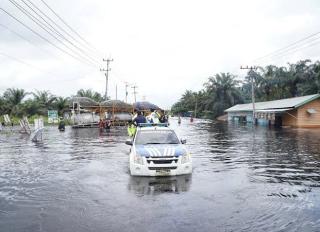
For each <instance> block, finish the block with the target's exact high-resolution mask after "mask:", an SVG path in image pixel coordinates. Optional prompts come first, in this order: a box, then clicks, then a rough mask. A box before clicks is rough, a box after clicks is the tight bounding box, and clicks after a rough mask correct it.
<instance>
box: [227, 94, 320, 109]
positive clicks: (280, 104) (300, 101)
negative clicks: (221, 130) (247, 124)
mask: <svg viewBox="0 0 320 232" xmlns="http://www.w3.org/2000/svg"><path fill="white" fill-rule="evenodd" d="M318 98H320V94H313V95H307V96H303V97H293V98H286V99H281V100H275V101H265V102H256V103H255V109H256V110H271V109H287V110H291V109H294V108H298V107H300V106H302V105H305V104H307V103H309V102H311V101H313V100H315V99H318ZM238 111H252V103H248V104H238V105H235V106H232V107H231V108H229V109H226V110H225V112H238Z"/></svg>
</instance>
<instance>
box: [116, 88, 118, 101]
mask: <svg viewBox="0 0 320 232" xmlns="http://www.w3.org/2000/svg"><path fill="white" fill-rule="evenodd" d="M116 100H118V85H116Z"/></svg>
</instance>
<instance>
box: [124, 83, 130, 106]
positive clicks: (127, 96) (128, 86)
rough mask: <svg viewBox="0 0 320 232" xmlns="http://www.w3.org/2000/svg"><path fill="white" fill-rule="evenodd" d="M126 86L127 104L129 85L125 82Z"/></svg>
mask: <svg viewBox="0 0 320 232" xmlns="http://www.w3.org/2000/svg"><path fill="white" fill-rule="evenodd" d="M125 84H126V103H128V87H129V83H128V82H125Z"/></svg>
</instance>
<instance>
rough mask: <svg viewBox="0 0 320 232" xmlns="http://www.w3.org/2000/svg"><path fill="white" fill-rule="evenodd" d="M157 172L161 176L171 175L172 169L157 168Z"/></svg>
mask: <svg viewBox="0 0 320 232" xmlns="http://www.w3.org/2000/svg"><path fill="white" fill-rule="evenodd" d="M156 174H157V175H159V176H167V175H170V170H156Z"/></svg>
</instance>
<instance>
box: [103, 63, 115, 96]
mask: <svg viewBox="0 0 320 232" xmlns="http://www.w3.org/2000/svg"><path fill="white" fill-rule="evenodd" d="M103 61H104V62H107V69H100V71H101V72H105V73H104V75H105V76H106V92H105V98H106V100H107V99H108V80H109V72H110V71H111V68H109V65H110V62H112V61H113V59H106V60H105V59H103Z"/></svg>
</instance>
